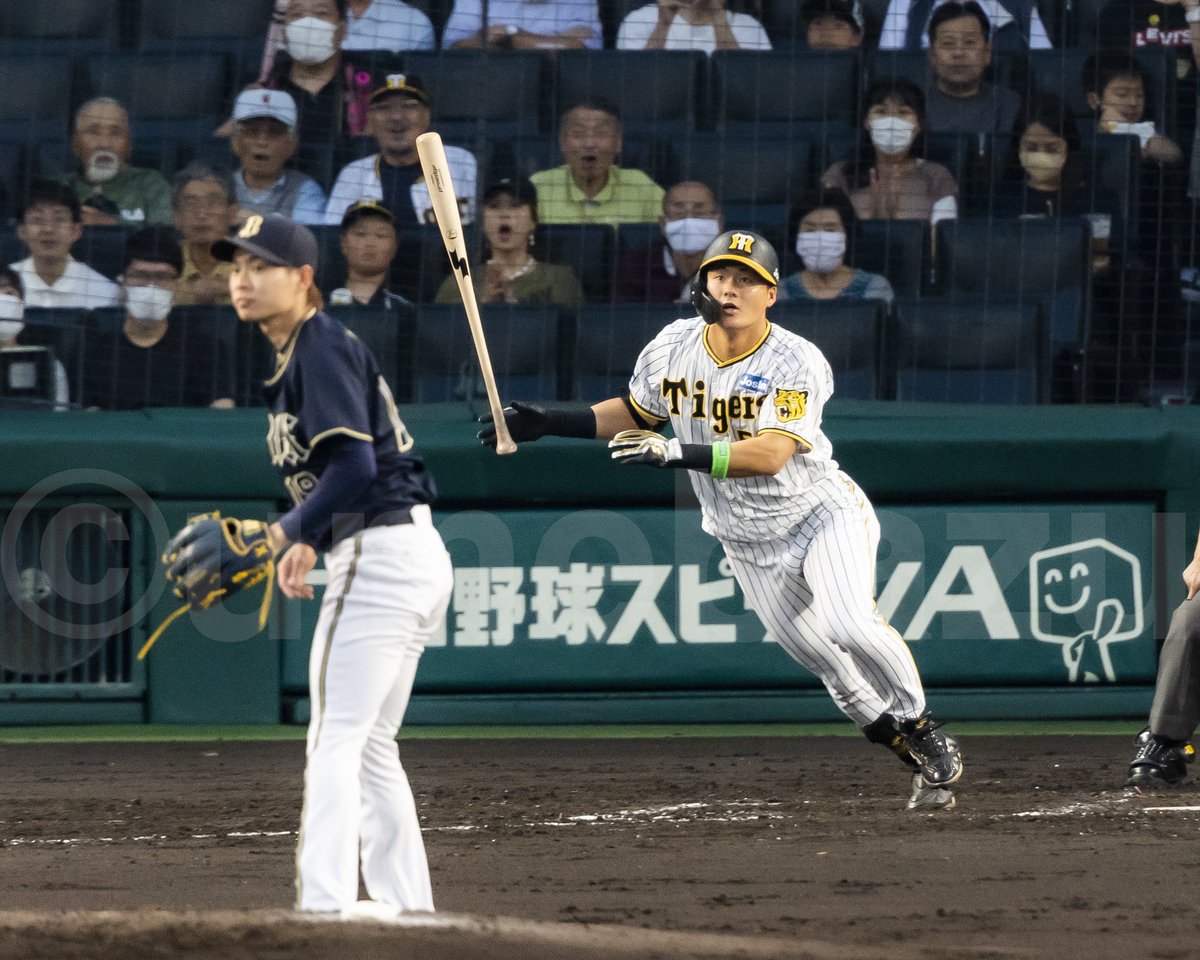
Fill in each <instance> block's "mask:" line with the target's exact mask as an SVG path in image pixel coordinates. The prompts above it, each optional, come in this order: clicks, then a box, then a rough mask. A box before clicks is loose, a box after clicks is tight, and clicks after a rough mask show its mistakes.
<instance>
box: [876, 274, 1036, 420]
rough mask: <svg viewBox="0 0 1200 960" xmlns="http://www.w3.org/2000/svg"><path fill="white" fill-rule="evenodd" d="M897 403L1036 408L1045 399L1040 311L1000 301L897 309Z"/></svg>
mask: <svg viewBox="0 0 1200 960" xmlns="http://www.w3.org/2000/svg"><path fill="white" fill-rule="evenodd" d="M889 352H890V353H891V355H892V356H893V357H894V358H895V384H896V399H897V400H919V401H920V400H923V401H940V402H952V403H1038V402H1041V401H1043V400H1044V399H1045V398H1046V383H1047V378H1046V376H1045V358H1046V351H1045V350H1044V344H1043V334H1042V323H1041V311H1040V308H1039V307H1038V306H1037V305H1036V304H1034V303H1009V302H1005V301H1003V300H994V299H991V298H989V299H986V300H971V299H954V300H936V299H930V298H926V299H924V300H902V301H898V302H897V304H896V320H895V336H894V338H893V340H892V344H891V348H890V351H889Z"/></svg>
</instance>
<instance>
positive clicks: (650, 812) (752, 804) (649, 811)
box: [0, 800, 790, 848]
mask: <svg viewBox="0 0 1200 960" xmlns="http://www.w3.org/2000/svg"><path fill="white" fill-rule="evenodd" d="M781 806H783V804H782V803H780V802H778V801H768V800H723V801H713V802H693V803H669V804H661V805H658V806H652V807H638V808H634V809H630V810H615V811H611V812H601V813H578V814H571V815H570V816H564V815H562V814H560V815H559V816H558V818H556V819H551V820H534V821H523V822H521V823H519V824H517V825H519V826H522V827H531V826H532V827H555V828H561V827H577V826H590V825H613V824H619V825H638V824H651V823H671V824H692V823H747V822H752V821H755V820H783V819H787V818H788V817H789V816H790V815H789V814H786V813H782V812H779V811H777V810H775V809H772V808H776V807H781ZM488 829H490V825H489V824H487V823H457V824H447V825H445V826H438V827H422V832H423V833H475V832H484V831H487V830H488ZM297 833H298V831H296V830H230V831H229V832H227V833H192V834H187V835H183V836H174V837H172V836H169V835H167V834H165V833H147V834H138V835H133V836H126V837H118V836H108V837H2V836H0V848H3V847H72V846H90V845H97V846H99V845H105V844H118V843H182V842H186V841H190V840H216V841H223V840H247V839H259V838H265V839H274V838H277V837H294V836H297Z"/></svg>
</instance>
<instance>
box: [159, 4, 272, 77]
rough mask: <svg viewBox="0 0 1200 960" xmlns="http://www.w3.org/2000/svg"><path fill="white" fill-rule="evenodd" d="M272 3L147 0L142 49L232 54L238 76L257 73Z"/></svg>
mask: <svg viewBox="0 0 1200 960" xmlns="http://www.w3.org/2000/svg"><path fill="white" fill-rule="evenodd" d="M272 6H273V3H272V0H204V2H202V3H196V2H195V0H143V2H142V4H141V9H140V11H139V13H138V23H137V28H138V39H137V48H138V50H139V51H141V52H142V53H199V52H205V51H207V52H219V53H227V54H229V56H230V58H231V59H232V60H233V62H234V63H235V64H236V67H235V70H234V75H235V76H239V77H240V76H242V75H243V74H244V73H246V72H248V71H249V72H253V71H257V69H258V66H259V63H260V61H261V58H262V50H263V44H264V42H265V40H266V35H267V27H268V25H269V24H270V22H271V10H272Z"/></svg>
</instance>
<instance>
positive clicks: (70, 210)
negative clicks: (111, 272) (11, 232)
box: [11, 180, 120, 310]
mask: <svg viewBox="0 0 1200 960" xmlns="http://www.w3.org/2000/svg"><path fill="white" fill-rule="evenodd" d="M82 236H83V223H82V213H81V211H80V204H79V197H78V196H76V194H75V191H74V190H72V189H71V188H70V187H68V186H67V185H66V184H63V183H57V182H55V181H53V180H40V181H34V183H32V184H31V185H30V188H29V195H28V197H27V198H26V200H25V206H24V207H23V208H22V210H21V212H20V214H19V216H18V218H17V238H18V239H19V240H20V241H21V242H22V243H23V244H25V246H26V247H27V248H28V249H29V256H28V257H26V258H25V259H24V260H19V261H18V262H16V263H14V264H11V266H12V268H13V269H14V270H16V271H17V273H19V274H20V275H21V283H22V284H23V285H24V287H25V304H26V306H30V307H79V308H82V309H85V310H92V309H96V308H98V307H111V306H114V305H116V303H117V300H118V297H119V294H120V291H119V290H118V288H117V285H116V284H115V283H113V282H112V281H111V280H109V279H108V277H106V276H104V275H103V274H101V273H98V272H96V271H95V270H93V269H92V268H91V267H89V266H87V264H84V263H80V262H79V261H78V260H76V259H75V258H74V257H73V256H71V247H72V246H74V244H75V243H76V242H77V241H78V240H79V238H80V237H82Z"/></svg>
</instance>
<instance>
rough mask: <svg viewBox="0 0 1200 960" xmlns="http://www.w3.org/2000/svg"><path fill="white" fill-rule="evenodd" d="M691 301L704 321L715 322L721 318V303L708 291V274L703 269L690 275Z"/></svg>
mask: <svg viewBox="0 0 1200 960" xmlns="http://www.w3.org/2000/svg"><path fill="white" fill-rule="evenodd" d="M691 301H692V306H693V307H695V308H696V309H697V310H698V311H699V312H700V316H701V318H702V319H703V320H704V322H705V323H716V322H717V321H718V320H720V319H721V305H720V304H719V303H717V301H716V298H715V297H714V296H713V295H712V294H711V293H709V292H708V274H707V272H706V271H704V270H702V271H700V272H699V273H698V274H696V275H695V276H694V277H692V289H691Z"/></svg>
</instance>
